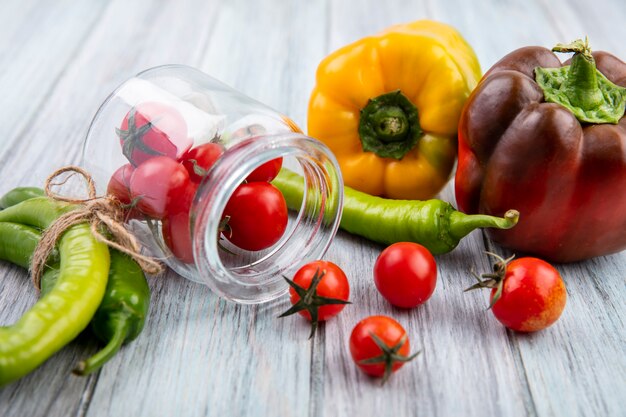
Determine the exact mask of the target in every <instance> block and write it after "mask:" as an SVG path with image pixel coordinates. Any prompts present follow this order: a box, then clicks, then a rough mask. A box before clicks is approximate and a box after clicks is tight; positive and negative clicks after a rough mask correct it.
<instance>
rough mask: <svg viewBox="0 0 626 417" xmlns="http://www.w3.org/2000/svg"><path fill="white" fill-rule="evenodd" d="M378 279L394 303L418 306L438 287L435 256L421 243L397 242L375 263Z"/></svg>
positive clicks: (377, 282)
mask: <svg viewBox="0 0 626 417" xmlns="http://www.w3.org/2000/svg"><path fill="white" fill-rule="evenodd" d="M374 283H375V284H376V288H378V291H379V292H380V293H381V294H382V296H383V297H385V299H386V300H387V301H389V302H390V303H391V304H393V305H394V306H396V307H403V308H411V307H416V306H418V305H420V304H422V303H424V302H425V301H426V300H428V299H429V298H430V296H431V295H432V294H433V292H434V291H435V285H436V284H437V265H436V264H435V258H433V255H431V253H430V252H429V251H428V249H426V248H425V247H423V246H422V245H418V244H417V243H411V242H399V243H394V244H393V245H391V246H389V247H388V248H386V249H385V250H384V251H383V252H382V253H381V254H380V255H379V256H378V259H377V260H376V264H375V265H374Z"/></svg>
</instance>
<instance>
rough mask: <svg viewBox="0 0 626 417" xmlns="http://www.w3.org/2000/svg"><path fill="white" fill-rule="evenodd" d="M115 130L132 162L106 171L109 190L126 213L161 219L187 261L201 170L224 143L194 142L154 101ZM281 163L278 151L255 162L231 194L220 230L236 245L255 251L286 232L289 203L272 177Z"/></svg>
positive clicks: (168, 239)
mask: <svg viewBox="0 0 626 417" xmlns="http://www.w3.org/2000/svg"><path fill="white" fill-rule="evenodd" d="M116 131H117V135H118V137H119V139H120V144H121V146H122V152H123V153H124V155H125V156H126V158H127V159H128V161H129V163H128V164H125V165H123V166H121V167H120V168H118V169H117V170H116V171H115V173H114V174H113V175H112V176H111V179H110V180H109V184H108V188H107V193H108V194H109V195H112V196H114V197H116V198H117V199H118V200H119V201H120V202H121V203H122V205H123V206H124V207H126V208H127V209H128V211H127V212H128V218H150V219H154V220H160V221H161V227H162V233H163V238H164V241H165V243H166V244H167V246H168V247H169V249H170V250H171V252H172V254H173V255H174V256H175V257H176V258H178V259H179V260H180V261H182V262H185V263H192V262H193V251H192V239H191V233H190V229H189V216H190V210H191V205H192V202H193V199H194V196H195V194H196V191H197V190H198V187H199V185H200V183H201V182H202V180H203V178H204V176H205V175H206V174H207V172H208V171H209V170H210V169H211V167H212V166H213V165H214V164H215V162H216V161H217V160H218V159H219V158H220V157H221V155H222V154H223V152H224V147H223V145H222V144H220V143H219V141H213V142H209V143H205V144H202V145H199V146H196V147H193V148H192V146H193V141H192V140H191V139H190V138H189V137H188V135H187V126H186V123H185V120H184V118H183V117H182V115H180V113H179V112H178V111H177V110H176V109H175V108H173V107H171V106H168V105H166V104H162V103H155V102H146V103H142V104H139V105H137V106H135V107H133V108H132V109H131V110H130V111H129V112H128V113H127V114H126V116H125V117H124V120H123V121H122V123H121V126H120V128H119V129H116ZM281 166H282V158H278V159H275V160H272V161H269V162H267V163H265V164H263V165H261V166H259V167H257V168H256V169H255V170H254V171H252V172H251V173H250V174H249V175H248V177H247V178H246V181H245V182H244V183H243V184H241V185H240V186H239V187H238V188H237V189H236V190H235V192H234V193H233V194H232V196H231V198H230V200H229V201H228V203H227V205H226V208H225V210H224V213H223V215H222V225H223V228H222V230H221V234H222V236H223V237H224V238H225V239H227V240H229V241H230V242H231V243H232V244H234V245H235V246H237V247H239V248H241V249H244V250H250V251H258V250H262V249H266V248H269V247H271V246H272V245H274V244H275V243H276V242H277V241H278V240H280V238H281V236H282V235H283V234H284V232H285V230H286V228H287V221H288V215H287V204H286V202H285V199H284V197H283V195H282V193H281V192H280V191H279V190H278V189H277V188H276V187H274V186H273V185H272V184H270V183H269V182H270V181H271V180H272V179H274V177H276V175H277V174H278V172H279V171H280V168H281Z"/></svg>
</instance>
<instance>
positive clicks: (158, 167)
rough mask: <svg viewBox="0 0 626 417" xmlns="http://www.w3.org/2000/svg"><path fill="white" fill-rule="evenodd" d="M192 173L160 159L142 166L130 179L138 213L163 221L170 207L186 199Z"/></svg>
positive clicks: (165, 158)
mask: <svg viewBox="0 0 626 417" xmlns="http://www.w3.org/2000/svg"><path fill="white" fill-rule="evenodd" d="M188 184H189V173H188V172H187V170H186V169H185V167H183V166H182V165H181V164H179V163H178V162H176V161H175V160H173V159H171V158H168V157H166V156H157V157H154V158H151V159H149V160H147V161H145V162H144V163H143V164H141V165H139V166H138V167H137V168H136V169H135V171H134V172H133V174H132V176H131V178H130V196H131V198H132V200H133V201H136V202H137V206H136V207H137V209H138V210H139V211H141V212H142V213H144V214H145V215H147V216H149V217H152V218H154V219H159V220H160V219H162V218H164V217H165V216H166V215H167V213H168V209H169V207H171V206H172V205H173V204H176V201H177V200H178V199H179V198H180V196H182V195H183V193H184V192H185V188H186V187H187V185H188Z"/></svg>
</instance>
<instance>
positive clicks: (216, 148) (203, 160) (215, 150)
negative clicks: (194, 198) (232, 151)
mask: <svg viewBox="0 0 626 417" xmlns="http://www.w3.org/2000/svg"><path fill="white" fill-rule="evenodd" d="M222 153H224V148H223V147H222V145H220V144H219V143H205V144H204V145H200V146H198V147H196V148H193V149H191V150H189V151H188V152H186V153H185V154H184V155H183V156H182V158H181V159H182V161H183V165H184V167H185V168H186V169H187V172H189V177H190V178H191V181H193V182H196V183H200V182H201V181H202V179H203V178H204V176H205V175H206V172H207V171H208V170H210V169H211V167H212V166H213V164H215V161H217V160H218V159H219V157H220V156H222ZM194 162H195V163H194Z"/></svg>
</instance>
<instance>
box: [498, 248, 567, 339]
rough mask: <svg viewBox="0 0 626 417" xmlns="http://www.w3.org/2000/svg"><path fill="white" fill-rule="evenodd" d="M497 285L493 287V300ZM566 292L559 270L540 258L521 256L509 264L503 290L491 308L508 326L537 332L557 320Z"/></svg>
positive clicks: (501, 321)
mask: <svg viewBox="0 0 626 417" xmlns="http://www.w3.org/2000/svg"><path fill="white" fill-rule="evenodd" d="M497 292H498V288H493V289H492V290H491V296H490V300H491V301H493V300H494V298H495V296H496V294H497ZM566 300H567V292H566V290H565V284H564V283H563V279H562V278H561V276H560V275H559V272H558V271H557V270H556V269H554V267H553V266H552V265H550V264H549V263H547V262H545V261H542V260H541V259H537V258H520V259H516V260H514V261H512V262H510V263H508V264H507V265H506V272H505V275H504V278H503V281H502V293H501V295H500V296H499V297H498V299H497V300H496V301H495V302H494V303H493V305H492V307H491V311H492V312H493V315H494V316H496V318H497V319H498V320H499V321H500V323H502V324H503V325H505V326H506V327H508V328H509V329H512V330H516V331H519V332H534V331H537V330H542V329H545V328H546V327H548V326H550V325H551V324H552V323H554V322H555V321H557V320H558V318H559V317H560V316H561V313H562V312H563V310H564V309H565V302H566Z"/></svg>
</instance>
